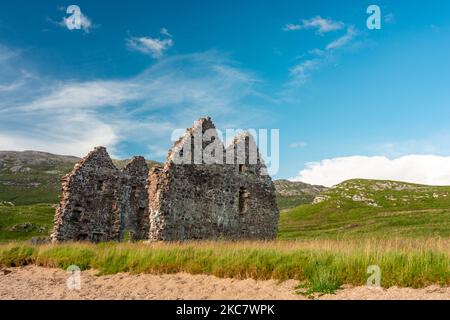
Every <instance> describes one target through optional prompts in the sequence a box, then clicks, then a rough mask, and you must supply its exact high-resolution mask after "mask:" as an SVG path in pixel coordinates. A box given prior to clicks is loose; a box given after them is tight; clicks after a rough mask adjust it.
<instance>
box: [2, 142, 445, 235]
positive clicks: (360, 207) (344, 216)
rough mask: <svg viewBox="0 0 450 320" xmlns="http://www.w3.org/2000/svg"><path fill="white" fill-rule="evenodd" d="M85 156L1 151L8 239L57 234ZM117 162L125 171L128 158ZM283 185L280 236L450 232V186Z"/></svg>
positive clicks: (371, 182) (353, 182) (282, 182)
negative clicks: (60, 205) (60, 207)
mask: <svg viewBox="0 0 450 320" xmlns="http://www.w3.org/2000/svg"><path fill="white" fill-rule="evenodd" d="M79 160H80V159H79V158H76V157H71V156H59V155H53V154H49V153H43V152H36V151H25V152H6V151H0V242H1V241H8V240H13V239H16V240H23V239H29V238H31V237H35V236H41V237H44V236H48V235H49V233H50V230H51V227H52V223H53V216H54V212H55V205H56V203H57V202H58V197H59V194H60V188H61V185H60V179H61V177H62V176H63V175H64V174H66V173H68V172H70V171H71V170H72V168H73V166H74V164H75V163H76V162H78V161H79ZM114 162H115V164H116V166H117V167H118V168H122V167H123V166H124V165H125V164H126V163H127V160H114ZM148 164H149V166H154V165H157V164H158V163H157V162H154V161H150V160H149V161H148ZM275 186H276V190H277V199H278V204H279V207H280V209H281V210H282V212H281V215H280V216H281V218H280V224H279V238H280V239H311V238H325V239H326V238H341V237H343V238H361V237H367V236H371V237H395V236H400V237H421V236H424V237H430V236H443V237H449V236H450V187H434V186H425V185H416V184H410V183H403V182H395V181H375V180H350V181H346V182H344V183H341V184H339V185H337V186H335V187H333V188H329V189H327V188H325V187H322V186H313V185H309V184H305V183H302V182H291V181H287V180H277V181H275Z"/></svg>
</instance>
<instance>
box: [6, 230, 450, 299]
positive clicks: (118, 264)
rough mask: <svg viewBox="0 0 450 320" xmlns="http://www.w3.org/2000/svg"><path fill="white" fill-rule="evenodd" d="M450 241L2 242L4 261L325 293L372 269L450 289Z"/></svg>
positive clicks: (390, 279)
mask: <svg viewBox="0 0 450 320" xmlns="http://www.w3.org/2000/svg"><path fill="white" fill-rule="evenodd" d="M449 245H450V242H449V241H448V240H443V239H429V240H428V241H418V240H404V239H391V240H363V241H337V240H314V241H274V242H223V241H218V242H185V243H154V244H140V243H134V244H132V243H127V244H125V243H123V244H117V243H102V244H97V245H95V244H88V243H66V244H59V245H39V246H31V245H27V244H23V243H10V244H5V245H0V264H1V265H4V266H8V267H10V266H21V265H27V264H36V265H39V266H45V267H59V268H67V267H68V266H70V265H72V264H75V265H78V266H79V267H80V268H81V269H90V268H92V269H96V270H98V271H99V273H100V274H112V273H117V272H131V273H153V274H162V273H176V272H188V273H191V274H200V273H201V274H209V275H215V276H218V277H230V278H238V279H245V278H253V279H279V280H286V279H296V280H298V281H299V283H301V284H303V286H306V287H313V288H314V287H315V286H319V289H315V291H319V292H320V291H323V292H326V291H327V290H326V289H327V286H330V287H331V289H332V288H334V289H336V285H337V287H339V286H340V285H341V284H351V285H364V284H365V283H366V281H367V278H368V274H367V273H366V270H367V267H368V266H369V265H378V266H379V267H380V268H381V270H382V280H381V285H382V286H383V287H390V286H394V285H396V286H401V287H424V286H427V285H430V284H439V285H442V286H448V285H450V253H449Z"/></svg>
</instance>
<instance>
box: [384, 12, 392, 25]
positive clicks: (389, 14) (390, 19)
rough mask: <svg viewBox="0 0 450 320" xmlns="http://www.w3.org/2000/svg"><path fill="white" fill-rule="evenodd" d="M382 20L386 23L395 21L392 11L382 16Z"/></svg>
mask: <svg viewBox="0 0 450 320" xmlns="http://www.w3.org/2000/svg"><path fill="white" fill-rule="evenodd" d="M384 22H386V23H388V24H393V23H395V15H394V14H393V13H388V14H387V15H385V16H384Z"/></svg>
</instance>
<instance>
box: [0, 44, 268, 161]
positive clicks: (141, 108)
mask: <svg viewBox="0 0 450 320" xmlns="http://www.w3.org/2000/svg"><path fill="white" fill-rule="evenodd" d="M0 54H1V51H0ZM23 60H24V58H23V57H18V58H14V60H9V61H7V62H4V63H1V62H0V69H2V70H6V71H7V73H0V84H3V83H5V86H6V83H10V84H14V83H16V82H17V83H19V82H20V83H22V85H21V86H20V87H19V86H13V85H11V86H10V87H8V90H3V91H2V90H0V150H5V149H9V150H24V149H39V150H42V151H48V152H53V153H60V154H61V153H62V154H72V155H76V156H84V155H85V154H86V153H87V152H88V151H89V150H91V149H92V148H93V147H95V146H97V145H104V146H106V147H108V150H109V151H110V152H111V153H112V154H113V155H114V156H117V157H128V156H130V154H127V153H126V152H125V150H127V148H126V147H124V146H126V145H127V144H132V145H133V149H138V150H142V152H143V153H145V154H144V155H145V156H147V157H148V158H150V159H152V158H153V159H154V158H156V157H160V156H161V155H163V154H164V155H165V152H163V150H167V149H168V148H169V147H170V145H171V141H170V138H171V132H172V130H174V129H176V128H186V127H188V126H191V125H192V123H193V121H194V120H196V119H197V118H199V117H201V116H205V115H209V116H212V117H213V118H214V119H215V120H216V121H217V122H218V125H220V124H223V123H227V124H230V125H234V126H236V127H239V126H240V125H241V126H242V124H243V122H246V119H249V118H252V117H254V116H255V115H256V116H258V117H260V116H261V115H262V114H264V111H263V110H260V109H259V110H258V112H255V110H256V109H257V106H258V107H259V106H260V103H258V104H257V102H261V101H262V100H261V99H262V98H261V96H259V95H258V91H257V90H256V89H255V88H254V85H255V84H256V83H258V80H257V78H256V77H255V76H254V75H253V74H251V73H249V72H247V71H245V70H241V69H238V68H236V67H234V63H233V61H230V60H228V59H226V58H224V57H223V56H222V55H221V54H219V53H217V52H214V51H210V52H205V53H198V54H190V55H179V56H172V57H166V58H164V59H160V60H158V61H157V62H156V63H155V64H154V65H153V66H152V67H150V68H148V69H147V70H145V71H143V72H142V73H141V74H138V75H136V76H134V77H130V78H126V79H111V80H108V81H106V80H96V81H74V80H72V81H60V80H58V79H49V78H47V77H46V76H45V75H33V74H30V73H29V72H26V70H25V71H24V70H22V68H23V65H28V62H27V61H23ZM6 74H7V76H6ZM5 77H6V80H7V81H6V80H5ZM5 88H6V87H5ZM252 97H253V98H256V99H258V100H257V102H255V105H252V104H251V103H250V102H249V101H248V99H250V98H251V99H253V98H252ZM150 146H151V147H150ZM161 160H162V159H161Z"/></svg>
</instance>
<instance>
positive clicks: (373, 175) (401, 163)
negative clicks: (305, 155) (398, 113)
mask: <svg viewBox="0 0 450 320" xmlns="http://www.w3.org/2000/svg"><path fill="white" fill-rule="evenodd" d="M356 178H362V179H382V180H398V181H406V182H412V183H422V184H430V185H450V157H441V156H434V155H414V154H412V155H406V156H402V157H399V158H395V159H389V158H387V157H383V156H375V157H367V156H351V157H341V158H333V159H325V160H322V161H320V162H312V163H307V164H306V167H305V169H303V170H301V171H300V172H299V174H298V175H297V176H296V177H294V178H292V180H296V181H303V182H306V183H311V184H319V185H324V186H328V187H330V186H333V185H335V184H338V183H340V182H342V181H345V180H349V179H356Z"/></svg>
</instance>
